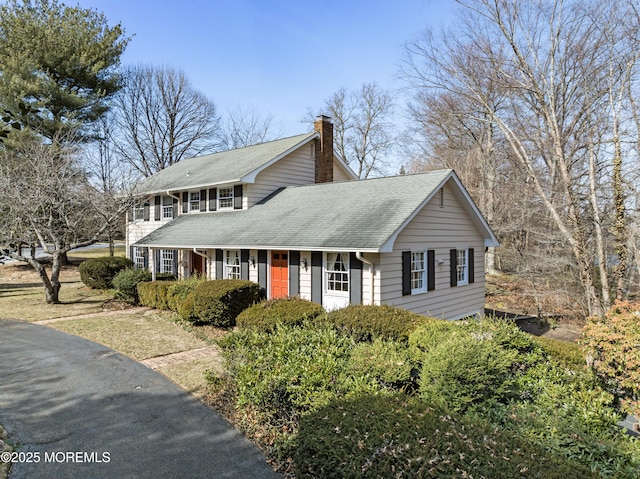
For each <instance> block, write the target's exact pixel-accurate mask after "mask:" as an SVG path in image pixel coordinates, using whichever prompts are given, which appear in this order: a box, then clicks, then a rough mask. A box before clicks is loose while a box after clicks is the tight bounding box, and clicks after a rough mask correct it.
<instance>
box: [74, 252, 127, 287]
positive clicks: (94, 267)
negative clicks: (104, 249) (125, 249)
mask: <svg viewBox="0 0 640 479" xmlns="http://www.w3.org/2000/svg"><path fill="white" fill-rule="evenodd" d="M126 268H133V261H131V260H130V259H127V258H123V257H122V256H104V257H100V258H91V259H88V260H86V261H83V262H82V263H80V267H79V268H78V269H79V270H80V279H81V280H82V282H83V283H84V284H86V285H87V286H89V287H90V288H93V289H111V288H113V278H114V277H115V275H116V274H118V272H119V271H122V270H123V269H126Z"/></svg>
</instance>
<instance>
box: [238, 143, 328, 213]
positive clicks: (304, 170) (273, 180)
mask: <svg viewBox="0 0 640 479" xmlns="http://www.w3.org/2000/svg"><path fill="white" fill-rule="evenodd" d="M314 182H315V159H314V158H313V156H312V148H311V145H310V144H307V145H304V146H302V147H301V148H299V149H298V150H296V151H294V152H292V153H290V154H289V155H287V156H285V157H284V158H282V159H281V160H279V161H277V162H275V163H274V164H273V165H271V166H269V167H267V168H266V169H264V170H263V171H261V172H260V173H258V175H257V176H256V180H255V183H252V184H248V185H245V188H246V190H247V192H246V193H244V194H245V198H246V205H245V207H248V208H250V207H252V206H253V205H255V204H256V203H258V202H259V201H261V200H263V199H264V198H266V197H267V196H269V195H270V194H271V193H273V192H274V191H276V190H277V189H278V188H282V187H286V186H298V185H311V184H313V183H314Z"/></svg>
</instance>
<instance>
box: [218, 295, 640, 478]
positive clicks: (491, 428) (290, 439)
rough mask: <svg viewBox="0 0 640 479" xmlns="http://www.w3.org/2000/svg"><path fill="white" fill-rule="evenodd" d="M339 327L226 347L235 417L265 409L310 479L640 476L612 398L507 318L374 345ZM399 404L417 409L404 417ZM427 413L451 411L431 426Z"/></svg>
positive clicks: (287, 332) (403, 334) (315, 326)
mask: <svg viewBox="0 0 640 479" xmlns="http://www.w3.org/2000/svg"><path fill="white" fill-rule="evenodd" d="M254 308H256V309H257V307H255V306H254ZM264 308H265V309H267V307H266V306H264ZM269 308H273V305H270V306H269ZM294 309H295V310H296V312H298V313H299V311H300V310H298V309H297V308H294ZM347 309H349V308H347ZM385 310H386V311H390V310H389V309H388V308H385ZM367 313H368V314H370V315H375V312H374V311H373V310H370V311H367ZM377 313H378V314H379V315H380V317H381V318H382V316H383V314H382V308H378V312H377ZM335 314H337V313H335ZM403 314H404V313H402V312H397V311H393V312H392V314H390V315H388V316H387V317H388V318H396V317H402V315H403ZM297 315H298V314H296V315H294V316H297ZM331 316H332V313H329V314H327V315H319V316H317V317H315V318H313V319H311V320H307V321H306V322H302V323H300V322H299V321H289V322H290V324H294V325H284V324H281V323H282V321H281V320H280V319H277V320H275V323H276V324H275V325H274V326H269V327H266V328H265V327H262V325H261V326H260V327H258V328H248V329H240V330H238V331H237V332H234V333H233V334H230V335H228V336H227V337H225V338H224V339H223V340H222V341H221V343H220V344H221V346H222V348H223V352H224V357H225V361H226V364H227V368H226V371H227V372H226V375H225V376H224V377H222V378H218V379H216V383H217V385H218V386H223V387H224V389H225V390H226V391H227V392H231V393H232V394H231V395H229V394H226V395H224V396H223V395H220V396H219V397H220V398H226V399H227V400H232V401H233V403H232V404H227V405H226V409H227V410H231V409H233V410H238V408H240V410H247V411H252V410H253V411H255V410H259V411H260V414H259V415H257V416H256V415H255V414H253V415H252V414H248V415H247V416H246V417H245V418H244V421H245V422H246V421H247V418H248V417H259V418H260V421H262V427H263V428H265V429H266V431H267V432H263V433H261V434H264V436H263V437H270V438H271V440H270V444H271V445H275V446H274V447H275V450H274V455H275V456H280V457H284V458H285V459H284V460H286V457H287V456H288V455H289V456H291V457H292V458H293V463H294V464H295V467H296V473H297V474H299V476H300V477H391V476H396V475H397V476H398V477H453V476H456V477H458V476H460V477H463V474H462V472H463V471H466V469H464V468H465V467H467V466H468V465H477V468H478V469H477V470H482V471H484V473H483V474H484V477H556V476H554V475H553V474H555V473H556V471H558V476H557V477H560V476H561V475H562V476H566V477H591V476H590V474H591V473H590V472H589V471H587V470H586V469H585V467H588V468H590V469H591V470H593V471H597V472H598V473H599V474H601V476H602V477H620V478H635V477H637V472H638V467H640V443H638V442H637V441H632V440H631V439H629V438H628V437H626V436H624V435H623V434H621V433H620V430H619V428H618V426H617V423H618V421H619V420H620V415H619V412H618V411H617V410H616V402H615V398H614V396H613V395H611V394H610V393H608V392H607V391H605V390H604V389H603V388H602V386H601V385H600V384H599V383H598V379H597V377H596V376H595V375H593V374H592V373H591V372H590V371H588V370H585V369H584V368H583V367H582V365H580V366H579V367H576V368H573V369H572V368H570V367H568V366H567V364H569V363H571V361H567V360H566V359H567V358H566V357H565V356H563V355H562V354H558V353H557V350H558V349H562V348H557V347H555V345H551V346H549V345H546V347H544V346H542V345H541V344H540V342H538V341H537V340H535V339H533V338H532V337H531V336H529V335H527V334H526V333H524V332H522V331H520V330H519V329H518V328H517V327H516V326H515V325H514V324H512V323H508V322H504V321H499V320H491V319H485V320H482V321H466V322H461V321H459V322H450V321H440V320H433V319H432V320H422V321H419V322H418V323H419V324H417V325H416V324H412V325H411V326H406V327H403V328H399V329H397V330H396V329H395V328H386V329H385V328H384V327H380V328H379V329H378V331H377V332H376V334H374V335H369V336H368V335H366V334H362V333H360V332H359V331H358V329H357V328H358V327H359V326H355V327H353V328H352V327H349V328H344V327H341V326H336V325H335V324H334V325H332V324H331V323H330V321H329V318H330V317H331ZM278 318H279V317H278ZM289 319H290V318H289ZM345 321H348V320H345ZM380 321H381V323H383V322H384V321H382V319H380ZM389 322H391V321H389ZM267 323H269V321H267ZM409 323H410V322H409ZM350 324H356V325H359V324H364V322H363V321H362V322H361V320H354V321H352V322H351V323H350ZM382 331H384V333H383V332H382ZM354 338H358V339H357V340H356V339H354ZM549 351H551V352H549ZM571 351H573V352H575V351H574V350H573V349H571ZM572 354H573V353H571V354H570V355H569V356H570V357H573V356H572ZM556 357H558V359H555V358H556ZM389 397H392V398H403V399H402V401H404V402H407V404H409V405H410V406H408V413H407V415H406V417H404V416H401V414H400V412H401V411H402V410H403V408H399V407H396V406H393V404H390V403H389V402H388V401H389V399H388V398H389ZM234 398H235V399H234ZM220 400H221V401H222V400H223V399H220ZM397 400H398V399H393V401H397ZM354 401H355V402H354ZM358 401H361V402H358ZM369 401H370V402H371V404H369ZM418 403H419V404H420V406H419V407H420V408H422V412H421V413H420V412H418V411H417V410H414V409H412V408H413V406H411V404H418ZM403 404H404V403H403ZM427 406H428V408H431V409H433V410H434V411H441V413H439V415H436V416H433V417H431V416H429V415H428V414H426V413H425V408H426V407H427ZM420 414H422V416H421V415H420ZM441 416H442V417H447V418H449V419H448V420H447V422H448V423H449V425H450V426H451V428H452V429H451V430H450V431H449V430H448V429H445V428H446V427H449V426H447V424H441ZM431 427H434V428H436V429H438V430H439V431H440V432H439V433H435V432H434V431H435V429H434V430H433V431H432V430H431V429H430V428H431ZM296 431H299V434H298V435H297V436H296V434H295V432H296ZM442 431H447V434H445V433H443V432H442ZM497 431H500V432H497ZM448 432H451V434H453V436H451V437H453V438H457V439H455V441H454V442H448V441H449V439H447V438H448V437H449V435H448ZM274 437H275V440H273V438H274ZM465 437H466V438H467V439H465ZM327 441H329V443H328V442H327ZM451 441H453V439H451ZM483 441H487V442H486V443H485V442H483ZM512 448H513V450H512ZM451 451H454V452H455V454H456V455H458V459H456V460H455V461H454V460H453V459H452V458H449V457H448V454H449V452H451ZM497 451H502V453H501V454H503V455H502V456H501V457H508V458H509V459H510V460H512V461H514V463H510V462H509V463H504V464H502V460H501V459H500V458H499V457H498V452H497ZM521 452H522V454H520V453H521ZM429 454H430V455H429ZM440 456H443V461H442V462H441V463H440V462H439V459H438V457H440ZM425 457H429V460H434V462H428V461H427V462H424V461H422V459H421V458H425ZM341 458H342V459H341ZM448 461H452V462H451V464H450V463H449V462H448ZM457 461H458V462H457ZM537 462H539V463H540V464H541V466H540V467H541V469H540V468H539V467H538V466H537V465H536V464H535V463H537ZM509 464H511V466H509ZM515 464H518V465H520V469H518V470H517V471H516V470H514V469H510V468H509V467H515ZM567 464H570V465H571V467H568V465H567ZM427 466H429V467H427ZM449 466H451V467H454V469H452V470H450V469H448V468H449ZM456 468H457V469H456ZM483 468H484V469H483ZM493 468H495V469H493ZM571 468H573V470H574V471H575V472H574V473H572V472H571ZM391 470H394V471H395V472H394V473H393V474H390V471H391ZM332 471H333V472H332ZM337 471H340V472H337ZM496 471H498V472H496ZM500 471H502V472H500ZM514 471H515V472H514ZM529 471H531V472H529ZM467 472H469V471H467ZM332 474H333V475H332ZM483 474H477V475H478V477H482V475H483ZM475 476H476V474H474V475H473V477H475Z"/></svg>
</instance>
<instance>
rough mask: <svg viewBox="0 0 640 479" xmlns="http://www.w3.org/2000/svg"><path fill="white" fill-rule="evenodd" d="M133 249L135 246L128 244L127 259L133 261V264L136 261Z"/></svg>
mask: <svg viewBox="0 0 640 479" xmlns="http://www.w3.org/2000/svg"><path fill="white" fill-rule="evenodd" d="M135 251H136V250H135V246H129V259H130V260H131V261H133V264H134V266H135V263H136V257H135Z"/></svg>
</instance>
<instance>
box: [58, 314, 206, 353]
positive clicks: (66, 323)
mask: <svg viewBox="0 0 640 479" xmlns="http://www.w3.org/2000/svg"><path fill="white" fill-rule="evenodd" d="M170 318H171V314H170V313H163V312H160V311H155V310H151V311H149V310H136V311H135V312H134V311H122V312H118V313H114V314H109V315H102V316H97V317H91V318H78V319H69V320H63V321H57V322H54V323H50V326H51V327H53V328H55V329H58V330H60V331H64V332H66V333H70V334H74V335H76V336H81V337H83V338H86V339H90V340H91V341H95V342H97V343H100V344H104V345H105V346H107V347H109V348H111V349H115V350H116V351H118V352H121V353H123V354H125V355H127V356H129V357H131V358H133V359H138V360H140V359H148V358H153V357H156V356H164V355H166V354H172V353H177V352H180V351H187V350H190V349H195V348H201V347H204V346H206V345H207V343H205V342H204V341H201V340H199V339H197V338H196V337H195V336H194V335H193V334H191V333H188V332H187V331H185V330H184V329H182V328H181V327H180V326H179V325H177V324H175V323H174V322H173V321H171V319H170Z"/></svg>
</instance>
